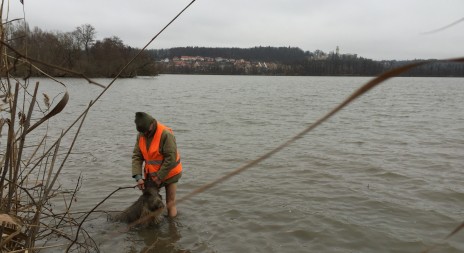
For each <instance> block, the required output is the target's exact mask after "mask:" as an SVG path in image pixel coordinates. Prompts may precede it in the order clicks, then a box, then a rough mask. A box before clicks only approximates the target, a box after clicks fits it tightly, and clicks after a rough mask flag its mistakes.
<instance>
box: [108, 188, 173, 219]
mask: <svg viewBox="0 0 464 253" xmlns="http://www.w3.org/2000/svg"><path fill="white" fill-rule="evenodd" d="M163 210H164V203H163V199H162V197H161V195H160V194H159V189H158V187H156V186H150V185H145V189H144V190H143V194H142V195H141V196H140V197H139V198H138V199H137V201H135V202H134V203H133V204H132V205H131V206H129V207H128V208H127V209H126V210H124V211H122V212H121V213H118V214H116V215H115V216H113V217H112V220H114V221H120V222H125V223H129V224H133V223H136V224H142V225H149V224H157V223H159V221H160V216H161V213H162V211H163Z"/></svg>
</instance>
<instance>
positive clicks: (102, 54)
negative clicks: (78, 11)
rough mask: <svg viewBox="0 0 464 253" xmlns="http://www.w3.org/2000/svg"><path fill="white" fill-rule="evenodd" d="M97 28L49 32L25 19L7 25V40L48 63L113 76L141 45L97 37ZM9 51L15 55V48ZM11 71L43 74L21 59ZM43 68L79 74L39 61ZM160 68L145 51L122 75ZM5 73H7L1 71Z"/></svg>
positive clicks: (55, 72)
mask: <svg viewBox="0 0 464 253" xmlns="http://www.w3.org/2000/svg"><path fill="white" fill-rule="evenodd" d="M96 33H97V32H96V30H95V28H94V27H93V26H92V25H89V24H84V25H81V26H79V27H76V29H75V30H74V31H71V32H48V31H43V30H42V29H40V28H37V27H35V28H34V29H30V28H29V26H28V24H27V23H25V22H14V23H9V24H8V25H7V26H6V34H5V35H6V36H7V40H6V41H7V43H8V44H9V45H10V46H11V47H12V48H13V49H14V50H16V51H17V52H19V53H20V54H22V55H26V56H27V57H30V58H32V59H35V60H38V61H40V62H45V63H47V64H51V65H55V66H59V67H60V68H64V69H69V70H71V71H73V72H76V73H82V74H84V75H86V76H88V77H114V76H115V75H116V74H117V73H118V72H119V71H120V70H121V69H122V68H123V66H124V65H125V64H126V63H127V62H128V61H129V60H130V59H131V58H132V57H133V56H135V55H136V54H137V52H138V49H135V48H132V47H130V46H127V45H124V43H123V41H122V40H121V39H119V38H118V37H116V36H113V37H110V38H104V39H102V40H96ZM10 51H11V50H10ZM8 54H10V55H12V56H14V53H13V52H8ZM11 64H13V67H12V68H11V70H10V72H12V73H13V74H15V75H18V76H42V75H43V73H42V72H41V71H39V70H37V69H35V68H33V67H31V66H29V65H26V64H22V63H21V61H13V60H12V62H11ZM36 66H38V67H39V68H40V70H42V71H43V72H45V73H47V74H49V75H52V76H58V77H60V76H61V77H72V76H76V75H75V74H73V73H72V72H71V73H70V72H67V71H64V70H60V69H56V68H53V67H49V66H45V65H42V64H36ZM157 73H158V70H157V68H156V66H155V61H154V59H153V58H152V57H151V54H149V53H147V52H144V53H142V55H140V57H138V58H137V59H136V61H135V62H133V63H132V64H131V65H130V66H129V67H128V68H127V69H126V70H125V71H124V72H123V73H122V77H133V76H136V75H156V74H157ZM1 74H2V75H5V74H6V73H1Z"/></svg>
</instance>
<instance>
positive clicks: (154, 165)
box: [139, 123, 182, 181]
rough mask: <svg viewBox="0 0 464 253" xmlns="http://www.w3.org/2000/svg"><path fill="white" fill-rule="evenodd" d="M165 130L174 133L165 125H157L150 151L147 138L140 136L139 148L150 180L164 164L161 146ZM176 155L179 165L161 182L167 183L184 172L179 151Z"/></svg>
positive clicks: (146, 175)
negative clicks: (166, 181) (160, 150)
mask: <svg viewBox="0 0 464 253" xmlns="http://www.w3.org/2000/svg"><path fill="white" fill-rule="evenodd" d="M164 129H167V130H169V131H170V132H171V133H173V132H172V130H171V128H169V127H167V126H165V125H163V124H160V123H157V125H156V132H155V136H153V140H152V141H151V144H150V148H149V149H148V150H147V142H146V138H145V137H144V136H143V135H142V134H141V135H140V138H139V148H140V151H141V152H142V155H143V159H144V160H145V178H148V176H149V175H150V176H151V174H152V173H154V172H158V170H159V169H160V168H161V165H162V164H163V161H164V156H163V155H162V154H161V153H160V152H159V146H160V141H161V134H162V133H163V131H164ZM176 153H177V157H176V161H177V165H176V166H175V167H174V168H172V169H171V170H170V171H169V173H168V175H167V176H166V177H165V178H163V179H162V180H161V181H165V180H167V179H169V178H171V177H173V176H175V175H177V174H179V173H181V172H182V164H181V163H180V155H179V151H177V152H176ZM160 179H161V178H160Z"/></svg>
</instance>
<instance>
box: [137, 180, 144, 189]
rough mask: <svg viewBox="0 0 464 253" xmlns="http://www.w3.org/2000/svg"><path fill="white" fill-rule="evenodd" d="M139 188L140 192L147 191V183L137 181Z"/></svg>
mask: <svg viewBox="0 0 464 253" xmlns="http://www.w3.org/2000/svg"><path fill="white" fill-rule="evenodd" d="M137 187H138V188H139V190H143V189H145V181H143V179H139V181H137Z"/></svg>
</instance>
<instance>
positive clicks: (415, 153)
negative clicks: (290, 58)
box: [38, 75, 464, 252]
mask: <svg viewBox="0 0 464 253" xmlns="http://www.w3.org/2000/svg"><path fill="white" fill-rule="evenodd" d="M38 80H39V81H40V82H41V89H43V91H47V92H50V93H54V94H58V93H59V92H60V91H62V89H61V88H60V86H57V85H53V84H51V83H50V81H48V80H45V79H38ZM368 80H369V78H361V77H261V76H189V75H161V76H158V77H154V78H136V79H119V80H117V81H116V83H115V84H114V86H113V87H111V88H110V89H109V90H108V92H107V93H106V94H105V95H104V96H103V97H102V99H101V100H100V101H99V102H98V103H97V104H95V106H94V107H93V108H92V110H91V111H90V113H89V115H88V116H87V119H86V121H85V123H84V126H83V129H82V131H81V133H80V136H79V138H78V141H77V143H76V146H75V149H74V151H73V153H74V155H73V156H72V157H71V158H70V159H69V161H68V163H67V165H66V167H65V169H64V171H63V172H62V177H61V179H60V183H61V184H63V185H64V186H65V187H68V188H73V187H74V186H75V184H76V182H77V178H78V176H79V174H80V173H82V176H83V178H84V182H83V185H82V187H81V188H80V191H79V192H78V195H77V202H76V203H75V204H74V205H73V208H74V210H75V211H88V210H90V209H91V208H93V207H94V206H95V205H96V204H97V203H99V202H100V201H101V200H103V198H105V197H106V196H107V195H108V194H110V193H111V192H112V191H113V190H115V189H116V188H118V187H120V186H130V185H133V184H134V181H133V179H132V178H131V177H130V176H131V175H130V173H131V172H130V167H131V152H132V148H133V145H134V143H135V138H136V133H135V127H134V124H133V120H134V113H135V112H136V111H146V112H148V113H150V114H152V115H153V116H154V117H156V118H157V119H158V120H159V121H160V122H162V123H164V124H166V125H168V126H170V127H172V129H173V130H174V132H175V135H176V139H177V143H178V148H179V150H180V152H181V156H182V161H183V166H184V175H183V177H182V179H181V181H180V183H179V185H178V197H182V196H184V195H186V194H187V193H189V192H191V191H193V190H194V189H196V188H197V187H200V186H201V185H203V184H205V183H209V182H211V181H213V180H215V179H217V178H218V177H220V176H222V175H224V174H226V173H228V172H230V171H232V170H234V169H236V168H238V167H240V166H242V165H244V164H246V163H247V162H249V161H251V160H254V159H256V158H257V157H259V156H260V155H262V154H264V153H266V152H267V151H269V150H271V149H273V148H274V147H276V146H277V145H279V144H281V143H283V142H284V141H286V140H288V139H290V138H291V137H293V136H294V135H296V134H297V133H299V132H300V131H301V130H303V129H304V128H305V127H307V126H308V125H309V124H311V123H312V122H314V121H316V120H317V119H318V118H319V117H321V116H322V115H324V114H325V113H326V112H328V111H329V110H331V109H332V108H333V107H335V106H336V105H337V104H338V103H340V102H341V101H342V100H343V99H344V98H346V97H347V96H348V95H349V94H350V93H351V92H353V91H354V90H355V89H357V88H358V87H359V86H361V85H362V84H363V83H365V82H366V81H368ZM63 81H64V82H65V83H67V84H68V87H67V89H68V92H69V93H70V104H69V105H68V106H67V107H66V108H65V110H64V111H63V113H62V114H61V115H60V116H58V117H57V118H56V119H53V120H52V121H51V125H52V126H53V129H52V130H50V131H51V132H53V131H55V132H56V133H59V132H60V131H61V129H62V128H65V127H67V126H68V125H69V124H70V123H71V122H72V121H74V119H75V118H77V115H79V114H80V113H81V112H83V111H84V109H85V107H86V106H87V105H88V103H89V101H90V100H92V99H94V98H95V96H96V95H97V94H98V93H99V92H100V91H101V88H99V87H96V86H92V85H90V84H86V82H85V81H84V80H79V79H63ZM109 81H110V80H109V79H100V80H99V82H101V83H109ZM57 87H58V88H57ZM50 89H52V91H50ZM60 89H61V90H60ZM43 91H42V92H43ZM52 97H53V96H52ZM462 101H464V79H459V78H394V79H392V80H390V81H388V82H386V83H385V84H383V85H381V86H380V87H378V88H376V89H374V90H373V91H371V92H369V93H368V94H367V95H365V96H363V97H361V98H360V99H358V100H357V101H355V102H354V103H353V104H352V105H350V106H348V107H347V108H346V109H344V110H342V111H341V112H340V113H338V114H337V115H335V117H333V118H332V119H330V120H329V121H328V122H326V123H324V124H322V125H321V126H319V127H317V128H316V129H315V130H314V131H312V132H310V133H309V134H308V135H306V136H305V137H304V138H301V139H300V140H298V141H296V142H295V143H293V144H291V145H290V146H289V147H287V148H285V149H284V150H283V151H281V152H279V153H278V154H276V155H275V156H273V157H271V158H270V159H268V160H265V161H263V162H261V163H259V164H258V165H257V166H255V167H253V168H251V169H249V170H247V171H245V172H243V173H241V174H239V175H237V176H236V177H233V178H232V179H230V180H228V181H226V182H224V183H222V184H220V185H218V186H216V187H214V188H213V189H210V190H208V191H206V192H204V193H201V194H199V195H197V196H195V197H194V198H192V199H191V200H188V201H186V202H183V203H180V204H179V206H178V208H179V216H178V218H177V219H176V220H174V221H171V222H169V221H167V220H165V221H164V222H162V223H161V224H160V225H159V226H157V227H154V228H150V229H134V230H131V231H129V232H118V230H122V229H123V228H124V225H122V224H117V223H112V222H108V221H107V220H106V215H105V214H102V213H95V214H93V215H91V217H90V219H89V220H88V221H87V222H86V223H85V226H84V227H85V228H86V230H87V231H88V232H89V233H90V234H91V235H92V237H93V239H94V240H95V242H96V243H97V244H98V245H99V247H100V249H101V251H102V252H110V251H111V252H144V251H146V250H147V249H148V248H150V247H151V251H148V252H239V251H242V252H420V251H421V250H423V249H424V248H425V247H427V246H430V245H432V244H434V243H439V247H438V248H437V249H436V250H435V251H432V252H463V251H464V233H462V232H461V233H459V234H457V235H455V236H454V237H453V238H451V239H449V240H447V241H444V242H442V241H441V239H442V238H444V237H445V236H446V235H447V234H448V233H450V232H451V231H452V230H453V229H454V228H455V227H456V226H458V225H459V224H460V223H462V221H463V217H464V204H463V203H464V189H463V188H462V182H463V181H464V172H463V170H462V169H463V165H464V159H463V156H462V154H463V151H464V113H463V111H464V103H462ZM64 143H70V140H64ZM139 194H140V192H139V191H137V190H132V189H129V190H123V191H120V192H118V193H116V194H115V195H114V196H113V197H112V198H110V199H109V200H108V201H106V202H105V203H104V204H103V205H102V206H101V207H100V210H106V211H107V210H122V209H124V208H125V207H127V206H128V205H130V203H132V202H133V201H135V199H136V198H137V197H138V195H139ZM163 194H164V191H163Z"/></svg>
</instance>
